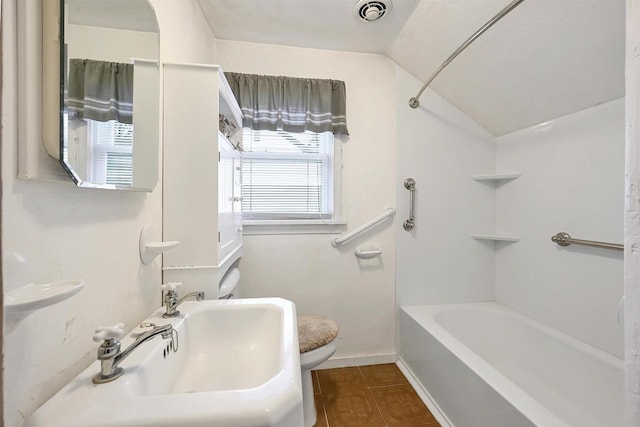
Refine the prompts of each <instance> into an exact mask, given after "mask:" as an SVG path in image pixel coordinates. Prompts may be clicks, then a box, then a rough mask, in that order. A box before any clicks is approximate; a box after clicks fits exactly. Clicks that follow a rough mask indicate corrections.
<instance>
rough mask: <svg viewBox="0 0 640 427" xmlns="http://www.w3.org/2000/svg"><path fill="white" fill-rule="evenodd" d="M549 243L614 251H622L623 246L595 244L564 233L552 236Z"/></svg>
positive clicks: (592, 241)
mask: <svg viewBox="0 0 640 427" xmlns="http://www.w3.org/2000/svg"><path fill="white" fill-rule="evenodd" d="M551 241H552V242H555V243H557V244H558V245H560V246H569V245H571V244H573V245H582V246H592V247H594V248H603V249H612V250H614V251H623V250H624V245H620V244H618V243H606V242H597V241H595V240H582V239H574V238H573V237H571V236H570V235H569V233H565V232H560V233H558V234H556V235H555V236H552V237H551Z"/></svg>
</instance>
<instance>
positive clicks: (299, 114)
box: [225, 73, 349, 135]
mask: <svg viewBox="0 0 640 427" xmlns="http://www.w3.org/2000/svg"><path fill="white" fill-rule="evenodd" d="M225 76H226V78H227V80H228V81H229V85H230V86H231V90H232V91H233V94H234V95H235V97H236V99H237V100H238V104H240V108H241V110H242V114H243V120H242V125H243V126H244V127H249V128H252V129H256V130H278V129H281V130H284V131H287V132H305V131H311V132H317V133H320V132H333V133H334V134H344V135H348V134H349V131H348V129H347V116H346V88H345V84H344V82H343V81H340V80H324V79H305V78H295V77H284V76H261V75H256V74H241V73H225Z"/></svg>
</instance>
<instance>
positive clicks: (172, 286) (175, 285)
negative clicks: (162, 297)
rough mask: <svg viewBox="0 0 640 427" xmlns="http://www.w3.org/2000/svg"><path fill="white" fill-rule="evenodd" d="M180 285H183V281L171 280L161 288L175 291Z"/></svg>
mask: <svg viewBox="0 0 640 427" xmlns="http://www.w3.org/2000/svg"><path fill="white" fill-rule="evenodd" d="M180 286H182V283H181V282H169V283H165V284H163V285H161V286H160V288H162V290H165V291H166V290H168V291H175V290H176V288H179V287H180Z"/></svg>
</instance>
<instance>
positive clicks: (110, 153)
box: [87, 120, 133, 187]
mask: <svg viewBox="0 0 640 427" xmlns="http://www.w3.org/2000/svg"><path fill="white" fill-rule="evenodd" d="M87 128H88V134H89V158H90V161H89V165H90V167H89V171H88V176H89V179H90V180H91V182H96V183H103V184H110V185H122V186H127V187H130V186H132V185H133V125H130V124H126V123H120V122H117V121H115V120H111V121H108V122H98V121H94V120H87Z"/></svg>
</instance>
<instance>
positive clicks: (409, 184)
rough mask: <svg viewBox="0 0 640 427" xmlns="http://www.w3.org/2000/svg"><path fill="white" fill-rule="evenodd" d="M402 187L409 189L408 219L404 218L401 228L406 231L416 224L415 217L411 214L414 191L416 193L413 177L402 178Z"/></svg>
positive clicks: (413, 204) (413, 203)
mask: <svg viewBox="0 0 640 427" xmlns="http://www.w3.org/2000/svg"><path fill="white" fill-rule="evenodd" d="M404 188H406V189H407V190H409V219H405V220H404V222H403V223H402V228H404V229H405V230H406V231H411V230H413V229H414V228H415V226H416V218H415V215H414V214H413V209H414V207H415V197H414V196H415V193H416V181H415V180H414V179H413V178H407V179H405V180H404Z"/></svg>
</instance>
